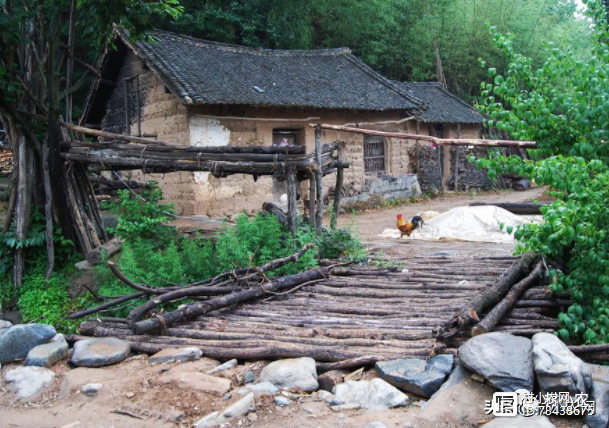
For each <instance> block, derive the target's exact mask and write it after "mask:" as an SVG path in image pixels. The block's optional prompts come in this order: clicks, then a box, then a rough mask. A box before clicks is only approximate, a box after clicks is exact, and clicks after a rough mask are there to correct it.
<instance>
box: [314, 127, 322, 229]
mask: <svg viewBox="0 0 609 428" xmlns="http://www.w3.org/2000/svg"><path fill="white" fill-rule="evenodd" d="M321 169H322V156H321V126H320V125H317V126H316V127H315V184H316V186H317V189H316V191H315V193H316V194H317V211H316V212H315V235H316V236H321V231H322V226H323V224H322V219H323V213H324V198H323V196H324V189H323V183H322V178H323V175H322V170H321Z"/></svg>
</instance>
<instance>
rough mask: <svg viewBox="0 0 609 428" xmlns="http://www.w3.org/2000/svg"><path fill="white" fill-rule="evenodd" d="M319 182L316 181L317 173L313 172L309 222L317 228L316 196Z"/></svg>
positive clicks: (310, 179)
mask: <svg viewBox="0 0 609 428" xmlns="http://www.w3.org/2000/svg"><path fill="white" fill-rule="evenodd" d="M316 191H317V184H316V183H315V174H314V173H311V175H310V177H309V224H310V225H311V227H312V228H315V216H316V213H315V198H316V194H317V193H316Z"/></svg>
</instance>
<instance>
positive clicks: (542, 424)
mask: <svg viewBox="0 0 609 428" xmlns="http://www.w3.org/2000/svg"><path fill="white" fill-rule="evenodd" d="M514 427H518V428H556V427H555V426H554V424H553V423H552V422H550V420H549V419H548V418H547V416H532V417H526V416H520V415H518V416H515V417H507V416H505V417H496V418H495V419H493V420H492V421H490V422H489V423H488V424H486V425H484V428H514Z"/></svg>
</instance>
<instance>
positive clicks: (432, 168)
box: [408, 144, 442, 192]
mask: <svg viewBox="0 0 609 428" xmlns="http://www.w3.org/2000/svg"><path fill="white" fill-rule="evenodd" d="M438 150H440V149H439V148H437V147H435V148H434V147H430V146H429V145H426V144H422V145H420V146H419V147H418V148H415V147H413V148H411V149H410V150H409V151H408V156H409V158H410V159H411V170H412V171H417V177H418V179H419V185H420V186H421V190H422V191H423V192H438V191H440V190H442V171H441V170H440V164H439V161H438Z"/></svg>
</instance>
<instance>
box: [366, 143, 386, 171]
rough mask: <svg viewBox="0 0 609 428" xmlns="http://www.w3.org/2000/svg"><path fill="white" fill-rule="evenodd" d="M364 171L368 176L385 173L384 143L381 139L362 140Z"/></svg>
mask: <svg viewBox="0 0 609 428" xmlns="http://www.w3.org/2000/svg"><path fill="white" fill-rule="evenodd" d="M364 171H365V172H366V173H368V174H379V173H382V172H385V142H384V141H383V137H377V136H366V137H365V138H364Z"/></svg>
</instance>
